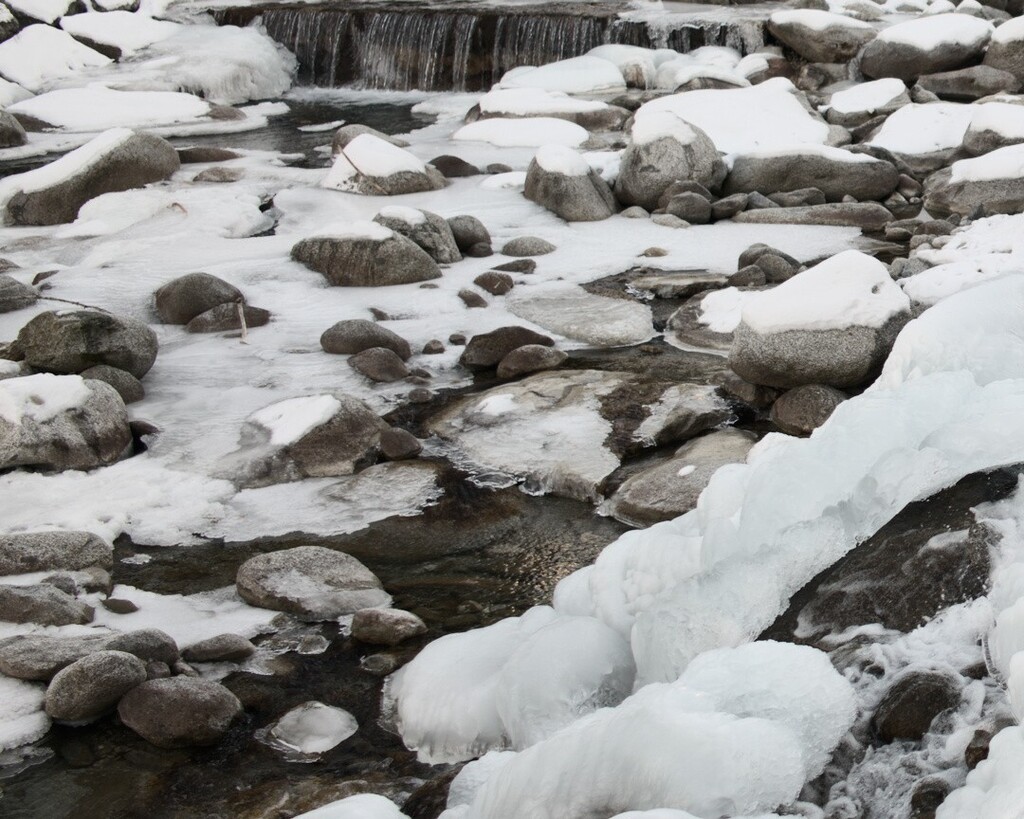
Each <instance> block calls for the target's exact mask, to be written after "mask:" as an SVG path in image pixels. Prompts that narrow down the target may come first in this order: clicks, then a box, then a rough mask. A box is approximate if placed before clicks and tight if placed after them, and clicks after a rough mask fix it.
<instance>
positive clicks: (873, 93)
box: [825, 77, 910, 128]
mask: <svg viewBox="0 0 1024 819" xmlns="http://www.w3.org/2000/svg"><path fill="white" fill-rule="evenodd" d="M909 104H910V95H909V94H908V93H907V86H906V85H905V84H904V83H903V81H902V80H898V79H896V78H894V77H888V78H885V79H881V80H874V81H873V82H866V83H859V84H857V85H854V86H853V87H851V88H844V89H843V90H842V91H837V92H835V93H834V94H833V95H832V96H831V97H830V98H829V101H828V110H827V111H826V112H825V118H826V119H827V120H828V121H829V122H830V123H832V124H833V125H841V126H843V127H844V128H855V127H858V126H861V125H865V123H867V122H869V121H871V120H872V119H874V118H877V117H879V116H881V117H886V116H888V115H889V114H891V113H893V112H894V111H897V110H898V109H900V108H902V107H903V106H904V105H909Z"/></svg>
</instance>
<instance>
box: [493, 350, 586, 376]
mask: <svg viewBox="0 0 1024 819" xmlns="http://www.w3.org/2000/svg"><path fill="white" fill-rule="evenodd" d="M568 358H569V354H568V353H566V352H564V351H562V350H556V349H555V348H554V347H545V346H544V345H543V344H524V345H523V346H522V347H517V348H516V349H514V350H512V351H511V352H509V353H508V355H506V356H505V357H504V358H502V359H501V361H500V362H499V363H498V369H497V375H498V378H518V377H519V376H521V375H527V374H529V373H535V372H540V371H541V370H551V369H554V368H555V367H558V366H560V365H561V364H562V363H563V362H564V361H565V360H566V359H568Z"/></svg>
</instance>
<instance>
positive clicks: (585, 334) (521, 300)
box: [506, 285, 654, 347]
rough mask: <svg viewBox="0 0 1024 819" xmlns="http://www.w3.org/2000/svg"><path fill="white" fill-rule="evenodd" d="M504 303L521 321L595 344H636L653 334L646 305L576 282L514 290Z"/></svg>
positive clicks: (598, 345) (649, 312) (650, 315)
mask: <svg viewBox="0 0 1024 819" xmlns="http://www.w3.org/2000/svg"><path fill="white" fill-rule="evenodd" d="M506 306H507V307H508V311H509V312H510V313H512V314H513V315H515V316H518V317H519V318H521V319H524V320H525V321H529V322H532V323H533V324H536V325H538V326H539V327H543V328H544V329H545V330H550V331H551V332H553V333H557V334H559V335H562V336H565V337H566V338H571V339H574V340H576V341H584V342H586V343H588V344H591V345H594V346H597V347H605V346H623V345H626V344H639V343H641V342H644V341H649V340H650V338H651V337H652V336H653V335H654V319H653V317H652V314H651V308H650V307H649V306H647V305H646V304H642V303H640V302H638V301H634V300H633V299H616V298H606V297H604V296H598V295H595V294H593V293H589V292H587V291H586V290H584V289H583V288H582V287H579V286H576V285H568V286H559V287H551V288H545V289H544V290H543V291H541V292H539V293H537V292H531V290H517V291H516V292H515V293H514V294H513V295H511V296H509V297H508V300H507V302H506Z"/></svg>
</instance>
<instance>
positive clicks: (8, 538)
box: [0, 529, 114, 575]
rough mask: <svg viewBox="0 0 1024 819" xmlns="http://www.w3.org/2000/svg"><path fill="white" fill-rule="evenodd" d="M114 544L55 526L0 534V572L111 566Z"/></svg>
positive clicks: (87, 534)
mask: <svg viewBox="0 0 1024 819" xmlns="http://www.w3.org/2000/svg"><path fill="white" fill-rule="evenodd" d="M113 551H114V550H113V547H112V546H111V545H110V544H109V543H107V542H106V541H105V540H103V539H102V538H100V537H97V536H96V535H94V534H92V533H91V532H74V531H67V530H62V529H55V530H53V531H48V532H11V533H9V534H6V535H0V575H8V574H28V573H29V572H52V571H76V570H78V569H86V568H88V567H89V566H99V567H100V568H103V569H110V567H111V566H112V565H113Z"/></svg>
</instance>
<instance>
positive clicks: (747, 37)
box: [216, 6, 765, 91]
mask: <svg viewBox="0 0 1024 819" xmlns="http://www.w3.org/2000/svg"><path fill="white" fill-rule="evenodd" d="M257 16H261V17H262V20H263V25H264V26H265V27H266V30H267V33H268V34H269V35H270V36H271V37H273V38H274V39H275V40H276V41H277V42H279V43H281V44H282V45H283V46H285V47H286V48H288V49H289V50H290V51H292V52H293V53H294V54H295V55H296V57H298V60H299V79H300V81H301V82H304V83H309V84H313V85H320V86H329V87H331V86H339V85H352V86H355V87H360V88H370V89H381V90H397V91H406V90H411V89H420V90H424V91H476V90H481V89H487V88H490V86H491V85H493V84H494V83H495V82H497V81H498V80H499V79H500V78H501V76H502V75H503V74H504V73H505V72H506V71H508V70H509V69H510V68H515V67H517V66H523V65H543V64H544V63H549V62H553V61H555V60H562V59H566V58H568V57H576V56H579V55H580V54H584V53H586V52H587V51H589V50H590V49H592V48H594V47H595V46H598V45H601V44H602V43H623V44H627V45H637V46H644V47H648V48H652V47H653V48H671V49H674V50H676V51H679V52H683V53H685V52H688V51H692V50H693V49H695V48H699V47H701V46H705V45H724V46H729V47H731V48H735V49H736V50H738V51H739V52H740V53H742V54H748V53H750V52H751V51H754V50H756V49H757V48H760V47H761V46H763V45H764V42H765V32H764V25H763V23H762V22H760V21H757V20H749V19H748V20H744V19H742V18H739V19H736V20H735V21H728V22H723V21H721V20H716V19H713V18H712V19H708V20H675V21H673V20H672V18H667V19H666V20H664V21H656V22H640V21H635V20H623V19H620V18H619V17H618V16H617V15H616V14H614V13H613V12H611V11H608V12H600V13H594V14H589V15H584V14H567V13H544V12H538V11H537V10H536V9H528V10H527V9H515V8H505V9H502V8H496V7H486V8H481V9H479V10H477V9H472V10H466V9H463V10H452V9H443V10H441V9H431V8H424V7H413V8H408V9H402V10H394V9H393V8H389V9H387V10H385V9H382V8H380V7H365V6H363V7H360V6H351V7H338V6H283V7H282V6H276V7H264V8H260V7H258V6H256V7H245V8H235V9H226V10H223V11H219V12H217V13H216V17H217V20H218V22H220V23H222V24H231V25H247V24H248V23H249V22H251V21H252V20H253V19H254V18H255V17H257Z"/></svg>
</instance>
